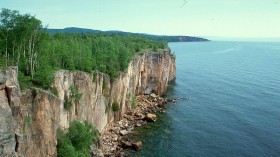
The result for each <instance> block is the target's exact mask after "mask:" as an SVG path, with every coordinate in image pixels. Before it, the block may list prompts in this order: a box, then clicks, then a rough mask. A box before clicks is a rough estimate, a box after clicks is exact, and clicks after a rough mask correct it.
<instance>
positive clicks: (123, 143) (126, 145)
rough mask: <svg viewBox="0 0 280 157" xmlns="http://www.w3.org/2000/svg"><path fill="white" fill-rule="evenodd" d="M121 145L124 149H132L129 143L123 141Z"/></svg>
mask: <svg viewBox="0 0 280 157" xmlns="http://www.w3.org/2000/svg"><path fill="white" fill-rule="evenodd" d="M121 145H122V147H123V148H130V147H132V144H131V142H129V141H121Z"/></svg>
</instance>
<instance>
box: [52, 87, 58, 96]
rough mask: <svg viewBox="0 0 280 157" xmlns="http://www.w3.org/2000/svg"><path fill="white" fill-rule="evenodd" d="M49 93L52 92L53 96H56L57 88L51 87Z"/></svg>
mask: <svg viewBox="0 0 280 157" xmlns="http://www.w3.org/2000/svg"><path fill="white" fill-rule="evenodd" d="M51 92H52V93H53V94H54V95H55V96H58V90H57V88H55V87H52V88H51Z"/></svg>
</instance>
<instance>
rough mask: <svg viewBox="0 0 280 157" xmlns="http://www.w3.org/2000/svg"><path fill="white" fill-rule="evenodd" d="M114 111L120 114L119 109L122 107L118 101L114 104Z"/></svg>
mask: <svg viewBox="0 0 280 157" xmlns="http://www.w3.org/2000/svg"><path fill="white" fill-rule="evenodd" d="M112 109H113V111H114V112H118V111H119V109H120V105H119V103H118V102H117V101H114V102H113V104H112Z"/></svg>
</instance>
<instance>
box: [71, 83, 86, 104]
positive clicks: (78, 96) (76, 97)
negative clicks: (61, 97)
mask: <svg viewBox="0 0 280 157" xmlns="http://www.w3.org/2000/svg"><path fill="white" fill-rule="evenodd" d="M70 91H71V98H70V99H71V100H74V101H75V102H78V101H79V100H80V99H81V97H82V96H83V94H82V93H79V92H78V90H77V88H76V87H75V86H74V85H71V86H70Z"/></svg>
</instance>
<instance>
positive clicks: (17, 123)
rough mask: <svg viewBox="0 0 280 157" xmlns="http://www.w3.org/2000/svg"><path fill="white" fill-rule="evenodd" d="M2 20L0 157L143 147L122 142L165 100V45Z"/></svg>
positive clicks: (7, 15)
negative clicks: (52, 30) (58, 30)
mask: <svg viewBox="0 0 280 157" xmlns="http://www.w3.org/2000/svg"><path fill="white" fill-rule="evenodd" d="M0 17H1V18H0V39H1V40H0V126H1V128H0V156H26V157H29V156H30V157H31V156H46V157H54V156H59V157H66V156H67V157H70V156H73V157H76V156H112V155H113V156H119V155H121V154H122V153H123V152H122V150H123V149H126V148H127V147H129V148H132V147H133V148H134V149H137V150H138V149H140V147H141V145H142V143H141V141H135V142H133V141H130V140H129V138H128V137H127V136H128V135H129V134H130V133H132V132H133V129H134V127H136V126H141V125H144V124H146V123H147V122H149V121H154V120H155V118H156V115H154V114H152V113H155V112H157V111H159V110H162V109H164V108H165V107H164V104H166V103H167V102H168V100H167V99H164V98H162V97H160V96H162V95H164V94H165V92H166V90H167V84H168V82H170V81H172V80H174V79H175V76H176V63H175V62H176V60H175V55H174V53H172V52H171V50H170V49H169V48H168V45H167V41H170V40H163V39H162V38H157V39H151V38H150V37H148V36H145V35H144V36H143V35H138V34H125V33H124V34H123V33H121V34H119V33H102V32H101V33H100V32H99V33H92V32H88V33H85V32H56V33H50V32H49V31H48V29H47V28H45V27H44V26H43V25H42V22H41V21H40V20H39V19H37V18H36V17H35V16H32V15H30V14H20V13H19V12H18V11H15V10H9V9H2V10H1V13H0ZM176 38H177V37H176ZM170 39H171V38H170ZM124 144H125V145H124Z"/></svg>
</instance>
